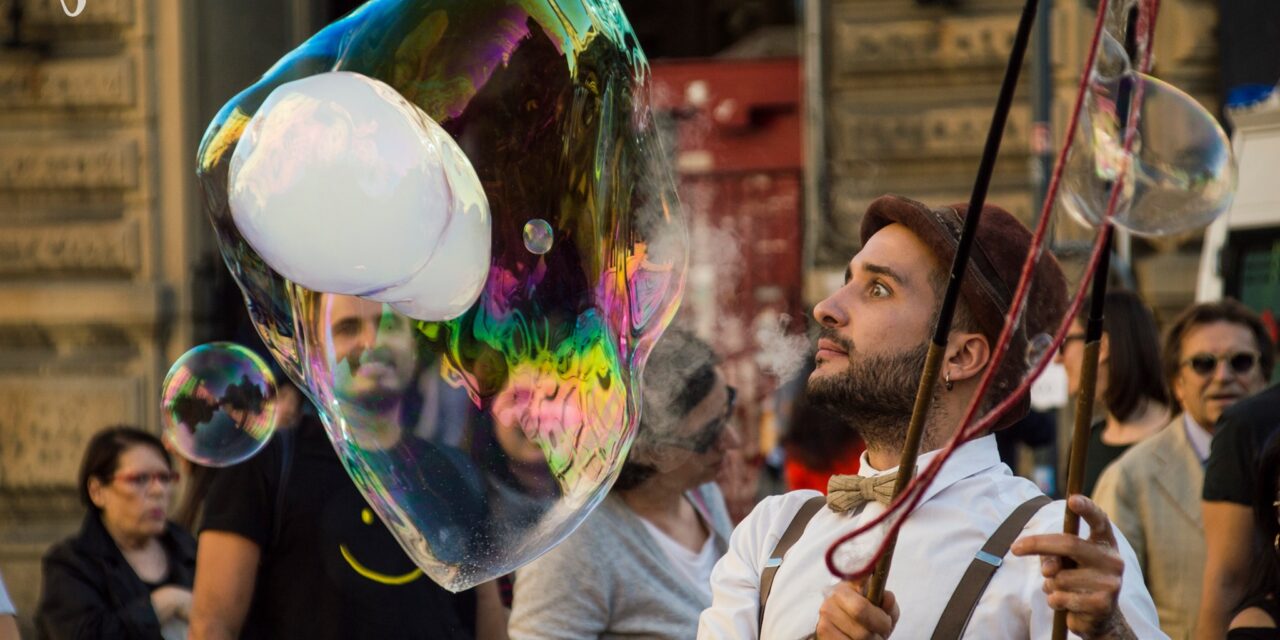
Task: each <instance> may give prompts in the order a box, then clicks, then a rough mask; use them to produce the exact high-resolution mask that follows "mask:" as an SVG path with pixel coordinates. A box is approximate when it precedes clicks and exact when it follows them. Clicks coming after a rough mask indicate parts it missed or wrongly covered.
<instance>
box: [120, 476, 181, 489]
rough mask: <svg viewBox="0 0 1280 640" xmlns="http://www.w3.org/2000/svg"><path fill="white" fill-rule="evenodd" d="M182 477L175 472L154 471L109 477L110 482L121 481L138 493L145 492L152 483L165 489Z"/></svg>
mask: <svg viewBox="0 0 1280 640" xmlns="http://www.w3.org/2000/svg"><path fill="white" fill-rule="evenodd" d="M181 477H182V475H181V474H179V473H178V472H177V471H155V472H139V473H117V474H116V475H114V476H111V480H112V481H115V480H123V481H125V483H127V484H128V485H129V486H131V487H133V488H134V489H137V490H138V491H145V490H146V489H147V487H150V486H151V483H152V482H157V481H158V482H159V483H160V486H162V487H167V486H169V485H171V484H173V483H175V482H177V481H178V479H179V478H181Z"/></svg>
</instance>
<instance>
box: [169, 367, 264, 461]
mask: <svg viewBox="0 0 1280 640" xmlns="http://www.w3.org/2000/svg"><path fill="white" fill-rule="evenodd" d="M160 407H161V412H160V418H161V422H162V424H163V434H162V435H163V438H164V441H165V443H166V444H167V445H168V446H169V447H171V448H172V449H173V450H174V451H175V452H177V453H178V454H179V455H181V456H182V457H184V458H186V459H188V460H190V461H192V462H194V463H196V464H200V465H203V466H206V467H225V466H227V465H232V464H235V463H237V462H240V461H242V460H245V459H248V458H249V457H250V456H252V455H253V454H255V453H257V452H258V451H259V450H261V449H262V447H264V446H266V444H267V441H268V440H270V439H271V435H272V433H274V431H275V413H276V381H275V377H274V376H272V375H271V370H270V369H269V368H267V364H266V363H265V362H263V361H262V358H259V357H258V356H257V355H256V354H254V353H253V352H252V351H249V350H248V349H246V348H244V347H242V346H240V345H238V344H233V343H230V342H213V343H210V344H204V345H200V346H198V347H196V348H194V349H192V350H190V351H188V352H186V353H184V354H182V357H180V358H178V359H177V360H176V361H175V362H174V363H173V366H172V367H171V368H170V369H169V374H168V375H166V376H165V379H164V392H163V395H162V397H161V399H160Z"/></svg>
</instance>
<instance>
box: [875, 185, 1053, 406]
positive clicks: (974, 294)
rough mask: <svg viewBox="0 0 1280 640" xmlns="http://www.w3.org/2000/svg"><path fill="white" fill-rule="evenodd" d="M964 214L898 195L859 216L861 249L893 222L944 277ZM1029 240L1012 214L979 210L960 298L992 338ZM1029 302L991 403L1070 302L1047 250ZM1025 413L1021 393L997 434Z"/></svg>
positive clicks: (957, 207) (1008, 387)
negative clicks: (1031, 342)
mask: <svg viewBox="0 0 1280 640" xmlns="http://www.w3.org/2000/svg"><path fill="white" fill-rule="evenodd" d="M968 210H969V205H967V204H953V205H950V206H946V207H939V208H936V209H930V208H929V207H927V206H925V205H924V204H921V203H919V202H916V201H915V200H910V199H907V198H903V197H901V196H896V195H886V196H881V197H879V198H876V199H875V200H874V201H873V202H872V203H871V205H870V206H868V207H867V213H866V215H865V216H864V217H863V218H862V229H861V236H862V242H863V244H866V242H867V240H868V239H869V238H871V236H873V235H875V233H876V232H877V231H879V230H880V229H883V228H884V227H886V226H888V225H890V224H893V223H895V222H896V223H898V224H901V225H903V226H904V227H907V228H908V229H910V230H911V231H912V232H913V233H915V234H916V235H917V236H919V237H920V239H921V240H923V241H924V243H925V244H926V245H927V246H928V247H929V248H930V249H931V250H932V251H933V253H934V255H936V256H937V257H938V261H939V262H940V263H941V264H942V267H943V268H944V269H947V270H948V271H949V270H950V269H951V262H952V261H953V260H954V259H955V255H956V246H957V245H958V244H959V243H960V232H961V231H962V229H963V228H964V219H965V215H966V213H967V212H968ZM1031 238H1032V234H1031V230H1029V229H1027V227H1026V225H1024V224H1022V222H1020V221H1019V220H1018V219H1017V218H1016V217H1014V216H1013V214H1011V213H1009V212H1008V211H1005V210H1004V209H1001V208H1000V207H997V206H995V205H990V204H988V205H986V206H984V207H983V208H982V219H981V220H980V221H979V222H978V236H977V238H975V242H974V243H973V248H972V251H971V252H970V257H969V268H968V271H967V272H966V274H965V278H964V282H963V284H962V285H961V289H960V292H961V299H962V300H963V301H964V303H965V305H966V306H967V307H968V308H969V310H970V312H971V313H972V314H973V318H974V320H975V321H976V322H977V323H978V327H979V329H980V330H981V331H982V333H983V335H986V336H987V337H988V338H989V339H994V338H995V337H997V336H999V334H1000V330H1001V328H1002V327H1003V326H1004V316H1005V313H1007V312H1008V310H1009V306H1010V304H1011V303H1012V302H1013V293H1014V291H1015V290H1017V288H1018V278H1019V277H1020V276H1021V275H1022V263H1023V261H1025V260H1026V258H1027V252H1028V251H1029V250H1030V248H1031ZM1029 296H1030V297H1029V299H1028V300H1027V304H1026V307H1025V310H1024V312H1023V314H1022V322H1021V326H1020V327H1018V330H1017V331H1015V332H1014V335H1013V338H1012V341H1011V342H1010V344H1009V350H1008V351H1007V352H1006V355H1005V358H1004V362H1003V363H1002V364H1001V367H1000V371H999V373H998V374H997V376H996V378H995V380H993V385H992V388H991V389H990V390H988V392H987V394H988V396H989V397H1004V396H1005V395H1008V393H1010V392H1012V391H1013V388H1014V387H1015V386H1017V384H1018V383H1019V382H1020V381H1021V380H1022V377H1023V376H1025V375H1026V372H1027V369H1028V366H1027V362H1026V353H1027V343H1028V339H1029V338H1030V337H1034V336H1036V335H1038V334H1041V333H1048V334H1052V333H1053V331H1054V330H1055V329H1057V327H1058V325H1059V324H1060V323H1061V322H1062V318H1063V316H1064V315H1065V313H1066V310H1067V302H1068V301H1067V279H1066V276H1064V275H1063V273H1062V267H1061V266H1059V265H1058V261H1057V259H1055V258H1054V257H1053V254H1051V253H1048V252H1045V254H1044V255H1043V256H1042V257H1041V258H1040V260H1039V262H1038V263H1036V269H1035V272H1034V275H1033V279H1032V281H1031V291H1030V292H1029ZM992 346H993V347H994V346H995V345H994V344H993V345H992ZM1029 408H1030V401H1029V397H1028V396H1025V395H1024V396H1023V398H1022V399H1021V400H1020V402H1019V406H1018V407H1015V409H1014V410H1013V411H1010V412H1009V413H1008V414H1006V416H1005V417H1004V418H1003V419H1001V420H1000V421H999V423H998V424H997V425H996V428H997V429H1002V428H1004V427H1007V426H1010V425H1012V424H1013V423H1014V422H1017V421H1018V420H1020V419H1021V418H1022V417H1023V416H1025V415H1026V413H1027V411H1028V410H1029Z"/></svg>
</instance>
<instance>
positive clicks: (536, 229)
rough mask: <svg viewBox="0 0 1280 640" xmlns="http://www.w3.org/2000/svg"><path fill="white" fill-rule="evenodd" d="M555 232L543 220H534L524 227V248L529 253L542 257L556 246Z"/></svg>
mask: <svg viewBox="0 0 1280 640" xmlns="http://www.w3.org/2000/svg"><path fill="white" fill-rule="evenodd" d="M555 240H556V238H555V232H554V231H552V230H551V225H550V224H548V223H547V221H546V220H543V219H542V218H534V219H533V220H530V221H529V222H527V223H525V225H524V248H526V249H528V250H529V253H536V254H538V255H542V254H544V253H546V252H548V251H550V250H551V245H553V244H555Z"/></svg>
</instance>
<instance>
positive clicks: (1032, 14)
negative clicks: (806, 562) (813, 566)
mask: <svg viewBox="0 0 1280 640" xmlns="http://www.w3.org/2000/svg"><path fill="white" fill-rule="evenodd" d="M1039 4H1040V3H1039V0H1027V1H1026V3H1024V4H1023V6H1022V16H1021V18H1020V19H1019V20H1018V30H1017V32H1016V33H1015V35H1014V39H1013V49H1012V51H1010V52H1009V64H1008V66H1007V67H1005V72H1004V81H1003V82H1002V83H1001V85H1000V94H999V97H998V98H997V99H996V108H995V112H994V113H993V114H992V116H991V128H990V129H988V130H987V143H986V146H985V147H984V148H983V150H982V160H981V162H980V163H979V165H978V176H977V178H976V179H975V180H974V183H973V192H972V194H971V195H970V197H969V211H968V214H967V215H965V219H964V229H963V231H962V232H961V234H960V241H959V244H958V245H957V246H956V255H955V259H954V260H952V262H951V278H950V281H949V282H948V283H947V290H946V293H945V294H943V297H942V306H941V307H939V308H938V317H937V319H936V320H935V321H934V330H933V340H932V341H931V342H930V343H929V352H928V355H927V356H926V358H925V362H924V369H923V371H922V372H921V374H920V386H919V387H918V388H917V389H916V401H915V405H914V407H913V408H912V411H911V422H910V423H909V424H908V426H907V435H906V440H905V441H904V442H903V445H902V458H901V459H900V461H899V463H898V478H897V480H896V481H895V482H894V485H893V497H894V499H897V497H898V496H899V495H901V494H902V492H903V490H905V489H906V487H907V485H908V484H910V483H911V479H912V477H914V476H915V473H916V458H917V457H919V454H920V441H921V439H922V438H923V437H924V427H925V421H926V418H927V417H928V415H929V408H930V405H931V404H932V400H933V390H934V387H936V386H937V385H938V374H939V373H940V371H941V370H942V360H943V354H944V353H945V352H946V346H947V336H949V335H950V334H951V322H952V319H953V318H954V317H955V311H956V304H957V303H958V302H959V300H960V283H961V282H962V281H963V280H964V274H965V271H966V270H967V268H968V266H969V252H970V250H971V248H972V247H973V240H974V237H975V236H976V235H977V232H978V221H979V219H981V217H982V207H983V206H984V205H985V204H986V202H987V189H988V187H990V186H991V175H992V174H993V173H994V171H995V164H996V157H997V156H998V155H999V154H1000V142H1001V140H1002V139H1003V137H1004V127H1005V123H1006V122H1007V121H1008V119H1009V108H1010V106H1011V105H1012V104H1013V94H1014V90H1015V89H1016V88H1017V86H1018V74H1019V73H1020V72H1021V71H1022V61H1023V59H1024V58H1025V57H1026V53H1027V43H1028V41H1029V40H1030V39H1031V27H1032V25H1033V24H1034V23H1035V18H1036V12H1037V10H1038V8H1039ZM894 543H895V540H891V541H889V543H888V545H887V546H886V548H885V552H884V555H882V556H880V560H879V562H877V563H876V569H875V572H874V573H873V574H872V575H871V579H870V581H869V582H868V583H867V590H866V597H867V599H868V600H870V601H871V603H872V604H874V605H876V606H877V607H878V606H880V605H881V603H882V602H883V599H884V587H885V582H886V581H887V580H888V578H889V567H890V565H891V564H892V562H893V549H894Z"/></svg>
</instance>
